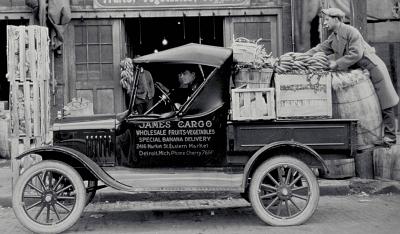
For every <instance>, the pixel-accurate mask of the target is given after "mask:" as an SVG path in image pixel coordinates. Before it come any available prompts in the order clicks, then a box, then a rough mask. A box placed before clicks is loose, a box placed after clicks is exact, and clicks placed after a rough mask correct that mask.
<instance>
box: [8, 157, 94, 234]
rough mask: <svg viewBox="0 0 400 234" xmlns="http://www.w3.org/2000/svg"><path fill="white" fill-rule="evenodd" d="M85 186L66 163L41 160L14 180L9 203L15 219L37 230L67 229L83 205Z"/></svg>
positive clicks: (77, 217) (47, 231)
mask: <svg viewBox="0 0 400 234" xmlns="http://www.w3.org/2000/svg"><path fill="white" fill-rule="evenodd" d="M85 203H86V189H85V187H84V184H83V181H82V178H81V176H80V175H79V174H78V172H77V171H76V170H75V169H73V168H72V167H70V166H69V165H67V164H65V163H62V162H58V161H43V162H40V163H38V164H35V165H33V166H32V167H30V168H28V169H27V170H26V171H25V172H24V173H23V174H22V175H21V176H20V177H19V178H18V181H17V183H16V184H15V188H14V192H13V199H12V204H13V208H14V213H15V215H16V217H17V218H18V220H19V221H20V222H21V223H22V224H23V225H24V226H25V227H26V228H28V229H30V230H31V231H33V232H38V233H58V232H62V231H65V230H67V229H68V228H70V227H71V226H72V225H74V224H75V222H76V221H77V220H78V219H79V217H80V215H81V214H82V212H83V209H84V208H85Z"/></svg>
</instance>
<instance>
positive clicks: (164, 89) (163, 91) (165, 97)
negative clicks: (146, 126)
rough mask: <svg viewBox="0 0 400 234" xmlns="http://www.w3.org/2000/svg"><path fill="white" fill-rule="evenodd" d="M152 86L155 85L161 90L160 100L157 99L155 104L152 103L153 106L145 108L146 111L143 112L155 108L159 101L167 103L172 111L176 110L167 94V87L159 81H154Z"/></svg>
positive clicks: (168, 93)
mask: <svg viewBox="0 0 400 234" xmlns="http://www.w3.org/2000/svg"><path fill="white" fill-rule="evenodd" d="M154 87H156V88H157V89H158V90H159V91H160V92H161V96H160V100H158V102H157V103H156V104H154V105H153V107H151V108H150V109H149V110H147V111H146V113H144V114H148V113H151V111H152V110H153V109H154V108H156V107H157V106H158V105H159V104H160V103H161V102H164V103H165V104H168V103H169V104H170V106H171V108H172V111H177V109H176V107H175V105H173V103H172V100H171V98H170V97H169V95H170V92H169V89H168V88H167V87H165V86H164V85H163V84H161V83H160V82H156V83H155V84H154Z"/></svg>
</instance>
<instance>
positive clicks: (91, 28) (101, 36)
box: [75, 25, 113, 80]
mask: <svg viewBox="0 0 400 234" xmlns="http://www.w3.org/2000/svg"><path fill="white" fill-rule="evenodd" d="M75 67H76V79H77V80H112V79H113V76H112V69H113V44H112V25H75Z"/></svg>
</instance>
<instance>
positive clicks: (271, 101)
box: [232, 88, 275, 120]
mask: <svg viewBox="0 0 400 234" xmlns="http://www.w3.org/2000/svg"><path fill="white" fill-rule="evenodd" d="M232 119H233V120H254V119H275V97H274V88H255V89H244V88H238V89H232Z"/></svg>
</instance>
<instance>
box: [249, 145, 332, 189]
mask: <svg viewBox="0 0 400 234" xmlns="http://www.w3.org/2000/svg"><path fill="white" fill-rule="evenodd" d="M285 151H286V152H285ZM287 152H296V153H303V154H302V155H301V156H300V154H297V155H289V156H292V157H294V158H298V159H300V160H301V161H303V162H304V163H306V164H307V165H316V166H318V167H320V168H322V169H323V170H324V172H325V174H326V173H328V167H327V166H326V164H325V162H324V160H323V159H322V157H321V156H320V155H319V154H318V153H317V152H316V151H315V150H313V149H312V148H311V147H309V146H307V145H304V144H302V143H299V142H296V141H277V142H274V143H271V144H268V145H265V146H264V147H262V148H260V149H259V150H257V152H256V153H254V154H253V156H252V157H251V158H250V159H249V161H248V162H247V163H246V166H245V168H244V176H243V182H242V185H243V186H244V188H246V187H247V184H248V178H249V177H250V176H251V175H252V173H253V172H254V170H255V169H256V167H257V166H258V165H259V164H261V163H262V162H263V161H265V160H267V159H269V158H271V157H273V156H275V155H279V154H280V153H282V154H285V153H286V154H287Z"/></svg>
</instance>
